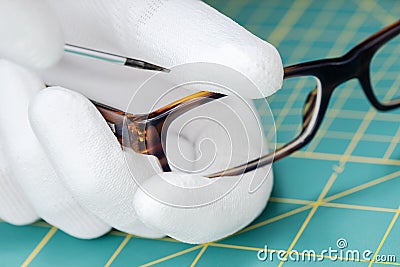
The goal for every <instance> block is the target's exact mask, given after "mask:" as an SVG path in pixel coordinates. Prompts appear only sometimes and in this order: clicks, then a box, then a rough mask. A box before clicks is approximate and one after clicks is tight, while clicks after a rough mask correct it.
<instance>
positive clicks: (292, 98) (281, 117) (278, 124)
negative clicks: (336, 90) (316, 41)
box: [267, 1, 337, 140]
mask: <svg viewBox="0 0 400 267" xmlns="http://www.w3.org/2000/svg"><path fill="white" fill-rule="evenodd" d="M298 2H301V1H298ZM336 3H337V1H329V2H328V3H327V4H328V5H332V4H336ZM309 4H310V3H309ZM304 11H305V9H304V10H303V12H304ZM323 16H325V17H326V16H327V15H326V14H319V15H318V17H317V19H318V20H319V21H321V22H324V23H325V24H328V23H329V20H328V19H325V18H324V19H321V18H323ZM332 16H333V15H331V18H332ZM277 29H279V28H277ZM290 30H291V27H288V30H287V31H286V33H285V34H287V33H288V32H289V31H290ZM321 33H322V30H320V31H307V33H306V34H305V35H304V36H303V38H302V39H301V42H300V44H299V45H298V46H296V48H295V50H294V51H293V52H292V53H291V56H290V58H289V60H288V61H291V60H292V58H294V57H295V55H296V57H299V55H304V54H305V53H306V52H307V51H304V49H303V50H301V49H302V47H303V45H302V44H303V43H304V42H305V41H306V40H309V39H311V37H315V36H320V35H321ZM307 47H308V48H309V46H307ZM304 82H305V79H301V80H299V82H298V83H297V84H296V88H295V89H294V90H293V92H292V93H291V94H290V95H289V96H288V97H287V98H286V101H285V102H284V105H283V107H282V108H281V111H280V112H279V116H278V117H277V118H276V121H275V127H276V129H280V127H281V125H282V123H283V121H284V120H285V118H286V116H287V115H288V113H289V112H290V110H291V107H292V106H293V104H294V103H295V100H296V99H297V98H298V96H299V95H300V94H302V93H304V92H303V91H302V90H300V89H299V87H304V84H303V85H302V83H304ZM283 90H284V89H281V92H282V91H283ZM283 93H284V92H283ZM278 95H279V91H278ZM274 96H275V95H273V96H271V99H269V101H273V99H274ZM305 98H306V95H305V96H304V99H305ZM272 134H274V133H273V132H271V134H269V135H268V137H267V140H269V139H271V135H272Z"/></svg>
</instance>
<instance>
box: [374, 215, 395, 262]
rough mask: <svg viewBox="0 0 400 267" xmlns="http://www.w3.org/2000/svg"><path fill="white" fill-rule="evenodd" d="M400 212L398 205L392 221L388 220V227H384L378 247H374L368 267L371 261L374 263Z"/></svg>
mask: <svg viewBox="0 0 400 267" xmlns="http://www.w3.org/2000/svg"><path fill="white" fill-rule="evenodd" d="M399 214H400V207H399V208H398V209H397V212H396V214H395V215H394V216H393V219H392V221H391V222H390V224H389V226H388V228H387V229H386V232H385V234H384V235H383V237H382V240H381V242H380V243H379V246H378V248H377V249H376V251H375V253H374V256H373V257H372V261H371V262H370V264H369V265H368V267H370V266H372V263H374V261H375V259H376V257H377V256H378V253H379V251H381V249H382V246H383V244H384V243H385V241H386V239H387V237H388V236H389V233H390V231H391V230H392V228H393V225H394V224H395V223H396V220H397V218H398V217H399Z"/></svg>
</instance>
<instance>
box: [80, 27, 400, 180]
mask: <svg viewBox="0 0 400 267" xmlns="http://www.w3.org/2000/svg"><path fill="white" fill-rule="evenodd" d="M399 33H400V21H397V22H395V23H394V24H392V25H390V26H388V27H386V28H384V29H382V30H381V31H379V32H377V33H376V34H374V35H372V36H371V37H369V38H368V39H366V40H365V41H363V42H362V43H360V44H359V45H357V46H356V47H354V48H353V49H351V50H350V51H349V52H348V53H346V54H345V55H344V56H341V57H337V58H331V59H324V60H317V61H312V62H306V63H301V64H298V65H293V66H289V67H285V69H284V73H285V74H284V86H283V89H281V91H282V92H284V91H283V90H290V89H291V90H294V89H295V90H297V88H298V87H301V88H303V89H305V90H307V91H306V92H304V91H301V90H299V92H296V94H298V95H300V97H303V98H302V99H304V101H302V107H301V108H299V109H298V110H299V114H298V115H299V116H298V117H299V118H300V120H299V122H298V125H295V126H294V127H293V132H292V134H291V135H290V136H289V137H287V140H285V142H284V143H283V144H282V145H281V146H280V147H278V148H276V149H275V150H274V151H271V152H270V153H268V154H266V155H264V156H262V157H259V158H257V159H254V160H252V161H250V162H247V163H244V164H242V165H239V166H236V167H234V168H230V169H227V170H224V171H221V172H218V173H214V174H211V175H208V177H209V178H215V177H220V176H236V175H240V174H243V173H246V172H249V171H252V170H254V169H256V168H258V167H262V166H265V165H268V164H271V163H273V162H274V161H277V160H280V159H282V158H284V157H286V156H288V155H290V154H291V153H293V152H295V151H297V150H299V149H301V148H302V147H304V146H305V145H306V144H308V143H309V142H310V141H311V139H312V138H313V137H314V136H315V134H316V132H317V130H318V128H319V126H320V125H321V122H322V119H323V117H324V115H325V112H326V110H327V107H328V104H329V100H330V98H331V96H332V93H333V91H334V89H335V88H337V87H338V86H339V85H341V84H342V83H345V82H347V81H349V80H352V79H355V80H358V82H359V83H360V85H361V87H362V89H363V91H364V93H365V95H366V97H367V98H368V100H369V101H370V102H371V104H372V105H373V106H374V107H375V108H376V109H378V110H381V111H387V110H391V109H395V108H397V107H400V90H399V86H400V84H399V82H400V78H399V76H400V50H399V49H398V48H399V44H400V42H399V41H400V39H399ZM75 48H76V47H75ZM78 49H82V50H85V48H78ZM91 51H92V52H93V51H94V50H91ZM74 52H75V53H81V51H76V50H75V51H74ZM86 52H88V51H86ZM86 52H85V53H86ZM89 52H90V50H89ZM94 52H96V53H100V54H102V52H99V51H94ZM105 55H107V54H105ZM108 55H110V54H108ZM111 56H112V57H114V58H113V59H115V57H117V58H122V57H119V56H115V55H111ZM96 57H98V55H96ZM134 61H135V60H133V59H125V61H123V62H122V63H132V62H134ZM146 64H148V63H146ZM146 64H139V65H138V64H136V65H135V64H133V67H140V68H145V67H144V66H148V67H149V66H150V67H149V68H148V69H153V70H158V71H168V70H167V69H165V68H161V67H159V66H156V65H152V64H148V65H146ZM125 65H128V66H129V64H125ZM131 65H132V64H131ZM287 88H288V89H287ZM293 92H295V91H293ZM223 97H225V95H223V94H219V93H212V92H206V91H202V92H198V93H195V94H192V95H190V96H187V97H185V98H182V99H180V100H177V101H175V102H173V103H171V104H169V105H167V106H165V107H163V108H160V109H158V110H156V111H154V112H151V113H150V114H146V115H133V114H128V113H125V112H123V111H120V110H117V109H114V108H111V107H108V106H105V105H103V104H100V103H97V102H93V103H94V104H95V106H96V107H97V108H98V110H99V111H100V113H101V114H102V115H103V117H104V118H105V119H106V121H107V122H108V123H109V124H110V125H112V126H113V127H112V128H113V131H114V133H115V135H116V137H117V139H118V140H119V142H120V143H121V145H122V146H130V148H132V149H133V150H134V151H135V152H137V153H141V154H148V155H154V156H156V157H157V158H158V159H159V162H160V164H161V166H162V168H163V170H164V171H170V170H171V169H170V166H169V165H168V159H167V158H166V156H165V153H164V151H163V144H162V142H163V139H162V137H161V132H162V129H163V127H168V125H166V123H165V122H166V118H167V117H168V118H169V121H171V115H172V116H173V117H172V118H174V117H179V116H180V115H182V114H184V113H185V112H187V111H189V110H191V109H194V108H196V107H198V106H200V105H203V104H205V103H208V102H209V101H212V100H215V99H219V98H223ZM124 131H127V132H128V135H129V139H130V140H129V142H124V141H123V138H122V136H123V134H124ZM125 134H127V133H126V132H125Z"/></svg>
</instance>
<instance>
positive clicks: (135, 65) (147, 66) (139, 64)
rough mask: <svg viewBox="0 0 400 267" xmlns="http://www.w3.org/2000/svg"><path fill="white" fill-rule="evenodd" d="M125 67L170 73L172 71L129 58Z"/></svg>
mask: <svg viewBox="0 0 400 267" xmlns="http://www.w3.org/2000/svg"><path fill="white" fill-rule="evenodd" d="M125 66H129V67H133V68H139V69H145V70H153V71H160V72H166V73H169V72H170V71H171V70H170V69H167V68H164V67H161V66H158V65H155V64H152V63H149V62H145V61H142V60H137V59H133V58H127V59H126V62H125Z"/></svg>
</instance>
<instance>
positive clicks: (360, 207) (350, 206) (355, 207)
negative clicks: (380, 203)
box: [320, 202, 396, 213]
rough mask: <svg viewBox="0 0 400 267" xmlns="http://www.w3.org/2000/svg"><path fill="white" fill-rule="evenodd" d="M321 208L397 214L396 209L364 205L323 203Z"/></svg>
mask: <svg viewBox="0 0 400 267" xmlns="http://www.w3.org/2000/svg"><path fill="white" fill-rule="evenodd" d="M320 206H324V207H333V208H342V209H351V210H368V211H378V212H389V213H395V212H396V209H390V208H380V207H372V206H364V205H353V204H343V203H325V202H322V203H321V204H320Z"/></svg>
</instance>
